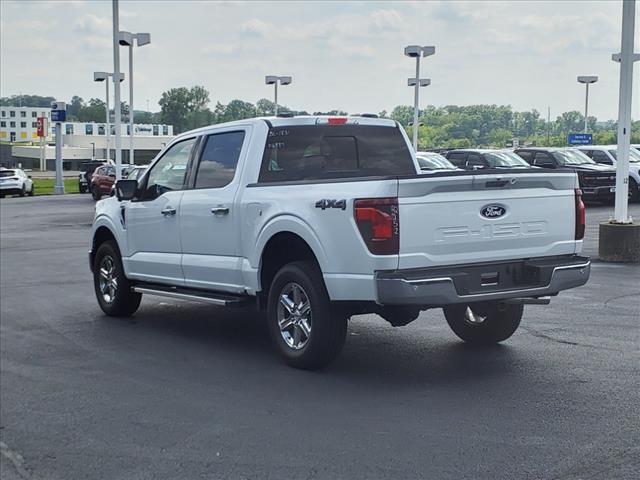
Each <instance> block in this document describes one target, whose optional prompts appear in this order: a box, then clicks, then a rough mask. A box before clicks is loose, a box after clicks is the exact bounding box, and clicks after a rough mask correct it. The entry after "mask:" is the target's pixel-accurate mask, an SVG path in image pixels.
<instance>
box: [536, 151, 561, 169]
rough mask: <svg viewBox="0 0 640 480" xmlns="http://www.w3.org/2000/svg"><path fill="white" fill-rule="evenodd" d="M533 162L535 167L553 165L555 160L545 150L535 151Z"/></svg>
mask: <svg viewBox="0 0 640 480" xmlns="http://www.w3.org/2000/svg"><path fill="white" fill-rule="evenodd" d="M533 164H534V165H535V166H537V167H545V168H549V167H555V165H556V162H555V160H554V159H553V157H552V156H551V155H549V154H548V153H546V152H536V156H535V159H534V161H533Z"/></svg>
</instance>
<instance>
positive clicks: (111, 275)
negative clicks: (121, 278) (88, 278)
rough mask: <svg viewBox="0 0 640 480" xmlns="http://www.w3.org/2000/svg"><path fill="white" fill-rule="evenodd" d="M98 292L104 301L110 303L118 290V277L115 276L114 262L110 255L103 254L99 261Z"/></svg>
mask: <svg viewBox="0 0 640 480" xmlns="http://www.w3.org/2000/svg"><path fill="white" fill-rule="evenodd" d="M98 274H99V275H100V277H99V286H100V294H101V295H102V299H103V300H104V301H105V302H106V303H112V302H113V301H114V299H115V298H116V293H117V292H118V279H117V278H116V264H115V261H114V260H113V257H111V255H105V256H104V257H102V260H101V261H100V269H99V271H98Z"/></svg>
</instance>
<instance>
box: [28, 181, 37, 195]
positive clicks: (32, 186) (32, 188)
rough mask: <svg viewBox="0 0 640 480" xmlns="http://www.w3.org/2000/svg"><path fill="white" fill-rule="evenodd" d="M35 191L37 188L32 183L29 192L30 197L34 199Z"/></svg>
mask: <svg viewBox="0 0 640 480" xmlns="http://www.w3.org/2000/svg"><path fill="white" fill-rule="evenodd" d="M35 189H36V186H35V185H34V184H33V183H32V184H31V189H30V190H29V196H30V197H33V194H34V193H35Z"/></svg>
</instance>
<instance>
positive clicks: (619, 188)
mask: <svg viewBox="0 0 640 480" xmlns="http://www.w3.org/2000/svg"><path fill="white" fill-rule="evenodd" d="M635 8H636V2H635V0H624V1H623V3H622V41H621V51H620V53H619V54H614V55H612V57H611V59H612V60H613V61H615V62H619V63H620V95H619V101H618V154H617V157H618V158H617V162H616V206H615V215H614V216H615V222H616V223H631V221H632V220H631V218H629V215H628V203H629V199H628V194H629V148H630V145H629V144H630V143H631V99H632V86H633V62H635V61H637V60H640V54H634V53H633V38H634V29H635Z"/></svg>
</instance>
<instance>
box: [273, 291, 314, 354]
mask: <svg viewBox="0 0 640 480" xmlns="http://www.w3.org/2000/svg"><path fill="white" fill-rule="evenodd" d="M278 326H279V328H280V335H281V336H282V339H283V340H284V341H285V343H286V344H287V345H288V346H289V347H290V348H293V349H294V350H300V349H302V348H304V346H305V345H306V344H307V343H308V342H309V339H310V338H311V328H312V312H311V301H310V300H309V296H308V295H307V293H306V292H305V290H304V288H302V287H301V286H300V285H298V284H297V283H293V282H292V283H288V284H286V285H285V286H284V287H283V288H282V290H281V291H280V297H279V302H278Z"/></svg>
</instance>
